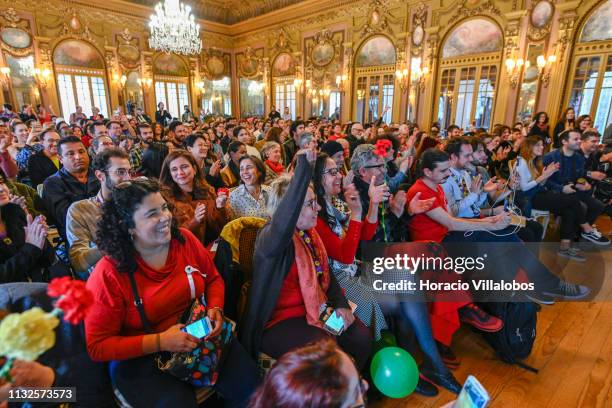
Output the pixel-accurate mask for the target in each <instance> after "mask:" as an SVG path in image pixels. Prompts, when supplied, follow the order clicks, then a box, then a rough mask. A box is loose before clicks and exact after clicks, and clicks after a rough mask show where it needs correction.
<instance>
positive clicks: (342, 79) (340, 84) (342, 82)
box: [336, 74, 348, 92]
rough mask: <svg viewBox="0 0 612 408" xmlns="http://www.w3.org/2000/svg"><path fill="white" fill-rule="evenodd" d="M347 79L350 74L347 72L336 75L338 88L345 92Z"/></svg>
mask: <svg viewBox="0 0 612 408" xmlns="http://www.w3.org/2000/svg"><path fill="white" fill-rule="evenodd" d="M347 81H348V75H346V74H342V75H336V86H337V87H338V90H339V91H340V92H344V86H345V84H346V82H347Z"/></svg>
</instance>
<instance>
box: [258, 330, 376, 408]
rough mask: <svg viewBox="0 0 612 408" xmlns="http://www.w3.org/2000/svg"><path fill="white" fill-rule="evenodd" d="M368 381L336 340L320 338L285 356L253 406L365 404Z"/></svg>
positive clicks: (299, 407)
mask: <svg viewBox="0 0 612 408" xmlns="http://www.w3.org/2000/svg"><path fill="white" fill-rule="evenodd" d="M367 390H368V383H367V382H366V381H365V380H363V379H361V377H360V376H359V372H358V371H357V368H356V367H355V364H354V363H353V361H352V360H351V358H350V357H349V356H348V355H347V354H346V353H345V352H344V351H342V350H341V349H340V348H339V347H338V346H337V345H336V344H335V343H334V342H333V341H320V342H318V343H315V344H312V345H308V346H304V347H302V348H299V349H296V350H293V351H291V352H289V353H287V354H285V355H284V356H282V357H281V358H280V359H279V360H278V362H277V363H276V364H275V365H274V367H273V368H272V370H270V372H269V373H268V375H267V376H266V379H265V381H264V383H263V384H262V385H261V386H260V387H259V389H258V390H257V392H256V393H255V395H253V398H252V399H251V402H250V404H249V408H267V407H275V408H302V407H321V408H322V407H365V401H366V399H365V397H366V392H367Z"/></svg>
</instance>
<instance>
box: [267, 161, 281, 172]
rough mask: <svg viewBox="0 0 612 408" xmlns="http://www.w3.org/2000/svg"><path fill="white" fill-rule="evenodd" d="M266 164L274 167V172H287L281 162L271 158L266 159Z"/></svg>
mask: <svg viewBox="0 0 612 408" xmlns="http://www.w3.org/2000/svg"><path fill="white" fill-rule="evenodd" d="M266 164H267V165H268V167H270V168H271V169H272V171H273V172H275V173H276V174H278V175H279V176H280V175H281V174H283V173H284V172H285V167H284V166H283V164H282V163H281V162H277V163H274V162H271V161H270V160H266Z"/></svg>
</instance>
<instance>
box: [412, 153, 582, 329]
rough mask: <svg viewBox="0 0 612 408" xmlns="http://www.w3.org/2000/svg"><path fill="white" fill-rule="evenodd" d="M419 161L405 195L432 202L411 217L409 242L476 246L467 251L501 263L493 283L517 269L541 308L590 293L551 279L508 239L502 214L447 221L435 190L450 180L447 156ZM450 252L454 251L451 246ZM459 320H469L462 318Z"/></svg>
mask: <svg viewBox="0 0 612 408" xmlns="http://www.w3.org/2000/svg"><path fill="white" fill-rule="evenodd" d="M421 160H422V162H421V171H422V177H421V178H419V179H418V180H417V181H416V183H415V184H414V185H413V186H412V187H411V188H410V189H409V190H408V196H409V198H411V197H414V195H415V194H417V193H421V197H422V198H432V197H433V198H435V201H434V204H433V207H432V208H431V209H430V210H429V211H427V212H426V213H424V214H418V215H416V216H415V217H414V218H412V220H411V221H410V224H409V229H410V235H411V237H412V240H413V241H420V240H431V241H434V242H442V243H461V242H472V243H478V244H479V245H472V246H471V247H470V249H472V248H473V249H474V251H476V252H477V253H479V252H478V251H484V252H486V253H487V256H488V258H489V259H503V260H504V262H503V263H500V264H496V265H495V266H496V268H495V270H493V268H492V267H491V266H489V268H486V271H487V272H488V273H489V274H490V276H491V277H492V278H493V277H494V278H496V279H499V278H502V279H506V280H507V281H511V280H512V279H513V278H514V277H515V276H516V273H517V272H518V268H519V267H520V268H522V269H523V271H525V273H526V274H527V276H528V277H529V280H530V282H532V283H533V284H534V287H535V290H534V291H531V292H529V294H528V296H529V297H530V298H531V299H532V300H534V301H538V302H540V303H550V302H551V298H553V299H554V298H561V299H582V298H584V297H586V296H588V294H589V292H590V291H589V289H588V288H587V287H585V286H582V285H575V284H571V283H568V282H565V281H563V280H560V279H559V278H558V277H556V276H555V275H553V274H551V273H550V271H549V270H548V269H547V268H546V266H544V265H543V264H542V263H541V262H540V261H539V259H538V258H537V257H536V256H534V254H532V253H531V252H530V251H528V250H527V249H526V248H525V247H524V246H523V245H519V243H522V241H521V240H520V239H519V238H518V237H517V236H516V234H514V233H513V229H512V227H510V228H509V227H508V226H509V223H510V216H509V215H508V214H507V213H505V212H502V213H500V214H497V215H494V216H491V217H485V218H477V219H467V218H458V217H454V216H453V215H451V213H450V212H449V210H448V207H447V204H446V198H445V195H444V190H442V187H441V186H440V185H441V184H443V183H444V182H445V181H446V179H447V178H448V177H450V175H451V172H450V167H451V164H450V161H449V156H448V154H447V153H446V152H443V151H440V150H436V149H430V150H427V151H426V152H425V153H424V154H423V157H422V159H421ZM466 231H469V232H470V234H465V232H466ZM491 232H496V233H495V234H493V233H491ZM496 242H510V243H512V244H511V245H495V244H492V245H487V243H496ZM449 248H452V249H456V247H455V246H452V245H451V246H449ZM465 248H466V246H462V249H465ZM449 254H450V255H451V256H454V255H458V256H466V254H465V253H462V254H454V253H453V252H452V251H451V250H450V249H449ZM476 256H478V255H476ZM493 272H494V273H493ZM463 312H464V313H465V312H466V311H463ZM472 312H473V310H472ZM462 318H463V319H467V320H470V319H472V317H469V316H465V315H463V316H462Z"/></svg>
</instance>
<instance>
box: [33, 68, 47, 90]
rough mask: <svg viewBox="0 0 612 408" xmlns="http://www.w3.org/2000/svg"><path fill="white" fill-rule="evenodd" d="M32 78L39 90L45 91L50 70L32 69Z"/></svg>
mask: <svg viewBox="0 0 612 408" xmlns="http://www.w3.org/2000/svg"><path fill="white" fill-rule="evenodd" d="M34 78H35V79H36V81H37V82H38V84H39V85H40V87H41V88H43V89H46V88H47V85H48V84H49V79H50V78H51V70H50V69H48V68H42V69H41V68H34Z"/></svg>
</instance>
